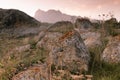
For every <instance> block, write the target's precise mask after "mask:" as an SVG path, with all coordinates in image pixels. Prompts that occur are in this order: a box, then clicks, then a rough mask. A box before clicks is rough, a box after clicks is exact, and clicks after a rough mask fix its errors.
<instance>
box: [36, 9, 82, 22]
mask: <svg viewBox="0 0 120 80" xmlns="http://www.w3.org/2000/svg"><path fill="white" fill-rule="evenodd" d="M34 18H35V19H37V20H38V21H41V22H48V23H55V22H58V21H71V22H74V21H75V20H76V19H77V18H81V17H80V16H71V15H68V14H64V13H62V12H61V11H59V10H52V9H51V10H48V11H43V10H40V9H38V10H37V11H36V12H35V15H34Z"/></svg>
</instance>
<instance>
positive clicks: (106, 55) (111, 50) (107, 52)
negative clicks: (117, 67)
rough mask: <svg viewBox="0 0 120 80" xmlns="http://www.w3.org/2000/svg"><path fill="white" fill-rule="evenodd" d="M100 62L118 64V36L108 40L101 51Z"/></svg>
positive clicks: (119, 51) (119, 38)
mask: <svg viewBox="0 0 120 80" xmlns="http://www.w3.org/2000/svg"><path fill="white" fill-rule="evenodd" d="M102 60H104V61H105V62H108V63H120V35H118V36H116V37H113V38H111V39H110V40H109V42H108V44H107V47H106V48H105V49H104V51H103V54H102Z"/></svg>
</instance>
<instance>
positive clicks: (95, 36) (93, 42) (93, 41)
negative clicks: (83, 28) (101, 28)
mask: <svg viewBox="0 0 120 80" xmlns="http://www.w3.org/2000/svg"><path fill="white" fill-rule="evenodd" d="M81 37H82V39H83V40H84V43H85V45H86V46H87V47H88V48H95V47H97V46H101V45H102V42H101V39H100V38H101V34H100V33H99V32H90V31H87V32H83V33H81Z"/></svg>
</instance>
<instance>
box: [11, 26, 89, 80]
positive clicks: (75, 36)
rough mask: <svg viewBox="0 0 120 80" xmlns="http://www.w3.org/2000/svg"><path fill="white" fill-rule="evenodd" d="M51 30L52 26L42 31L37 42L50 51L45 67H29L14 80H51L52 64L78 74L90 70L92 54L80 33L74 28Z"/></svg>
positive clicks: (57, 68)
mask: <svg viewBox="0 0 120 80" xmlns="http://www.w3.org/2000/svg"><path fill="white" fill-rule="evenodd" d="M61 27H62V26H61ZM61 27H58V29H61ZM49 30H50V31H49ZM51 30H52V27H50V28H49V29H48V30H46V31H43V32H41V34H39V36H38V37H39V38H37V40H39V41H38V42H37V44H36V47H37V48H42V49H45V50H47V51H48V52H49V55H48V56H47V58H46V62H45V63H44V64H42V66H43V67H42V66H41V67H37V69H36V67H32V70H31V69H28V70H26V71H23V72H21V73H18V74H17V75H16V76H14V77H13V80H22V79H23V80H37V79H40V80H50V79H49V77H48V76H50V74H48V73H49V72H48V71H49V70H48V68H49V69H50V65H55V69H56V70H59V69H63V68H64V69H66V70H67V71H69V72H74V73H76V74H81V73H82V72H84V71H87V70H88V64H89V61H90V55H89V52H88V50H87V48H86V47H85V44H84V42H83V40H82V38H81V36H80V34H79V33H78V32H77V31H75V30H73V29H72V28H70V29H69V31H68V30H67V31H65V32H64V33H61V32H59V31H55V32H51ZM53 30H54V28H53ZM37 40H36V41H37ZM44 65H46V66H47V67H46V66H44ZM34 68H35V69H34ZM41 69H42V70H41ZM44 70H47V71H44ZM41 73H43V75H41ZM44 74H45V76H44ZM53 74H54V71H52V74H51V76H53ZM40 76H42V77H40ZM41 78H42V79H41ZM55 80H56V79H55Z"/></svg>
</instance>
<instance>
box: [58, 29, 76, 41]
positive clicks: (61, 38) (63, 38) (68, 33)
mask: <svg viewBox="0 0 120 80" xmlns="http://www.w3.org/2000/svg"><path fill="white" fill-rule="evenodd" d="M73 34H74V31H69V32H67V33H66V34H64V35H63V36H62V37H60V38H59V41H60V42H61V41H63V40H65V39H66V38H68V37H70V36H72V35H73Z"/></svg>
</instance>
